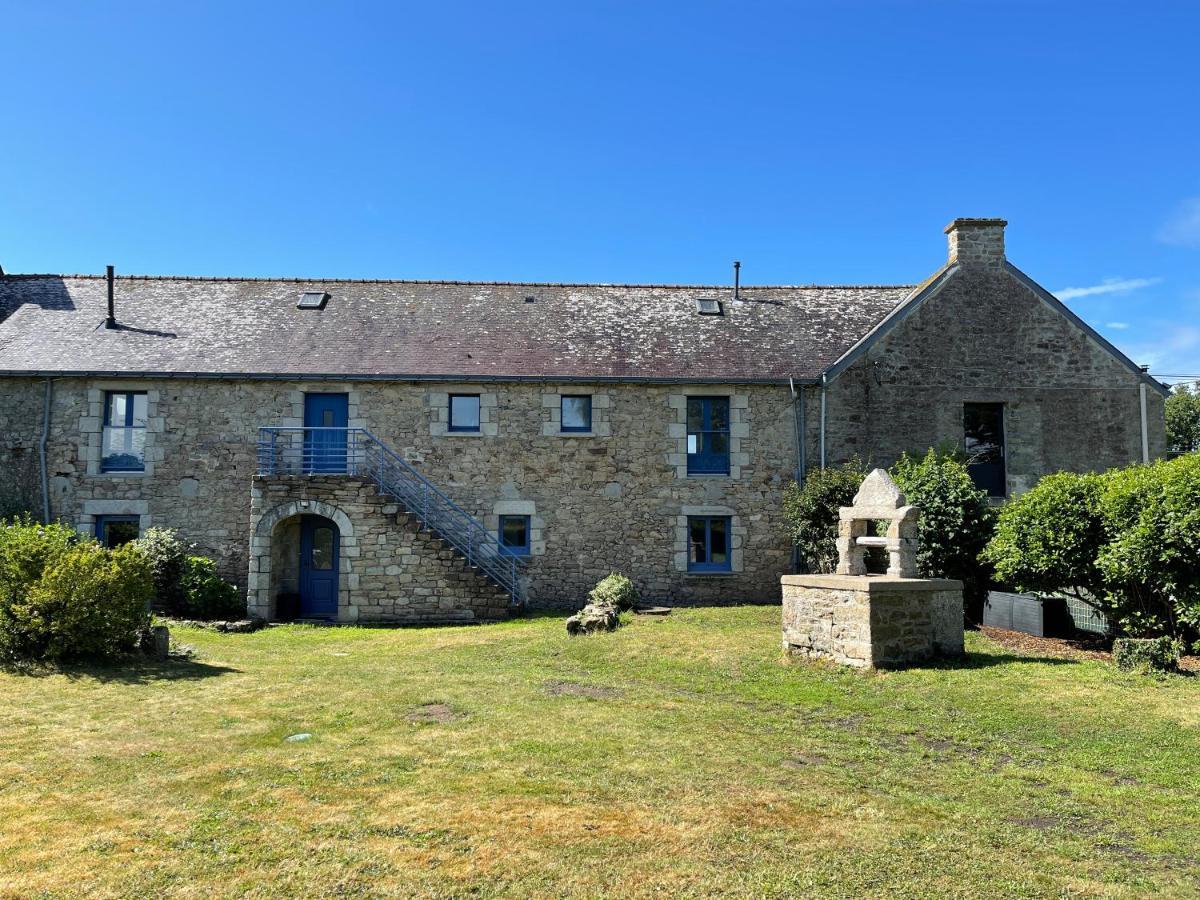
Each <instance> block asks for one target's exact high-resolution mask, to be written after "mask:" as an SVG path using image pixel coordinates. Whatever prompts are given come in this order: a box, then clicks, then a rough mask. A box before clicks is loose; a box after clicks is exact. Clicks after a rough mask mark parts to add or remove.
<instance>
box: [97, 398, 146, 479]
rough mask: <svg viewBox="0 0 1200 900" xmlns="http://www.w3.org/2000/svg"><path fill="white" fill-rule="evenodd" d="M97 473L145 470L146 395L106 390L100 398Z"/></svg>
mask: <svg viewBox="0 0 1200 900" xmlns="http://www.w3.org/2000/svg"><path fill="white" fill-rule="evenodd" d="M102 445H103V446H102V449H101V452H100V471H101V472H144V471H145V470H146V392H145V391H108V392H107V393H105V395H104V433H103V438H102Z"/></svg>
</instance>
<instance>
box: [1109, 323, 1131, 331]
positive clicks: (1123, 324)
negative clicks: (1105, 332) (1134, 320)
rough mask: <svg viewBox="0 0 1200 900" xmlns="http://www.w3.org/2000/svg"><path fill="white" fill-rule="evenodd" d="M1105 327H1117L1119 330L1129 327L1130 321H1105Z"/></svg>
mask: <svg viewBox="0 0 1200 900" xmlns="http://www.w3.org/2000/svg"><path fill="white" fill-rule="evenodd" d="M1104 327H1105V328H1115V329H1117V330H1118V331H1121V330H1123V329H1125V328H1128V327H1129V323H1128V322H1106V323H1104Z"/></svg>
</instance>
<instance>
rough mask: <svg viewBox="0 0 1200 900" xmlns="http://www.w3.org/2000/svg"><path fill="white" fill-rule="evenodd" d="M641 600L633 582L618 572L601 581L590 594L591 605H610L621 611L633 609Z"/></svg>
mask: <svg viewBox="0 0 1200 900" xmlns="http://www.w3.org/2000/svg"><path fill="white" fill-rule="evenodd" d="M640 599H641V598H640V597H639V596H638V591H637V588H636V587H634V586H633V582H632V581H630V580H629V579H628V578H626V577H625V576H624V575H620V574H618V573H616V572H613V573H612V574H611V575H609V576H607V577H606V578H603V579H601V580H600V582H599V583H597V585H596V586H595V587H594V588H592V591H591V593H590V594H588V602H589V603H594V604H596V605H597V606H600V605H602V604H610V605H612V606H615V607H616V608H617V609H619V610H626V609H633V608H634V606H636V605H637V603H638V600H640Z"/></svg>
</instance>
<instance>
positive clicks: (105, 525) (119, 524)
mask: <svg viewBox="0 0 1200 900" xmlns="http://www.w3.org/2000/svg"><path fill="white" fill-rule="evenodd" d="M139 532H140V529H139V528H138V517H137V516H96V540H98V541H99V542H100V543H101V545H102V546H105V547H108V548H109V549H110V550H111V549H112V548H113V547H120V546H121V545H122V544H128V543H129V542H130V541H136V540H137V538H138V534H139Z"/></svg>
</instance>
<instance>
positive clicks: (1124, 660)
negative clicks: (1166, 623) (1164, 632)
mask: <svg viewBox="0 0 1200 900" xmlns="http://www.w3.org/2000/svg"><path fill="white" fill-rule="evenodd" d="M1180 649H1181V648H1180V645H1179V641H1177V640H1174V639H1172V638H1169V637H1156V638H1117V639H1116V640H1115V641H1113V662H1115V663H1116V664H1117V668H1119V669H1120V670H1121V671H1123V672H1141V673H1143V674H1147V675H1149V674H1153V673H1159V672H1175V671H1177V670H1178V669H1179V653H1180Z"/></svg>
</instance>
